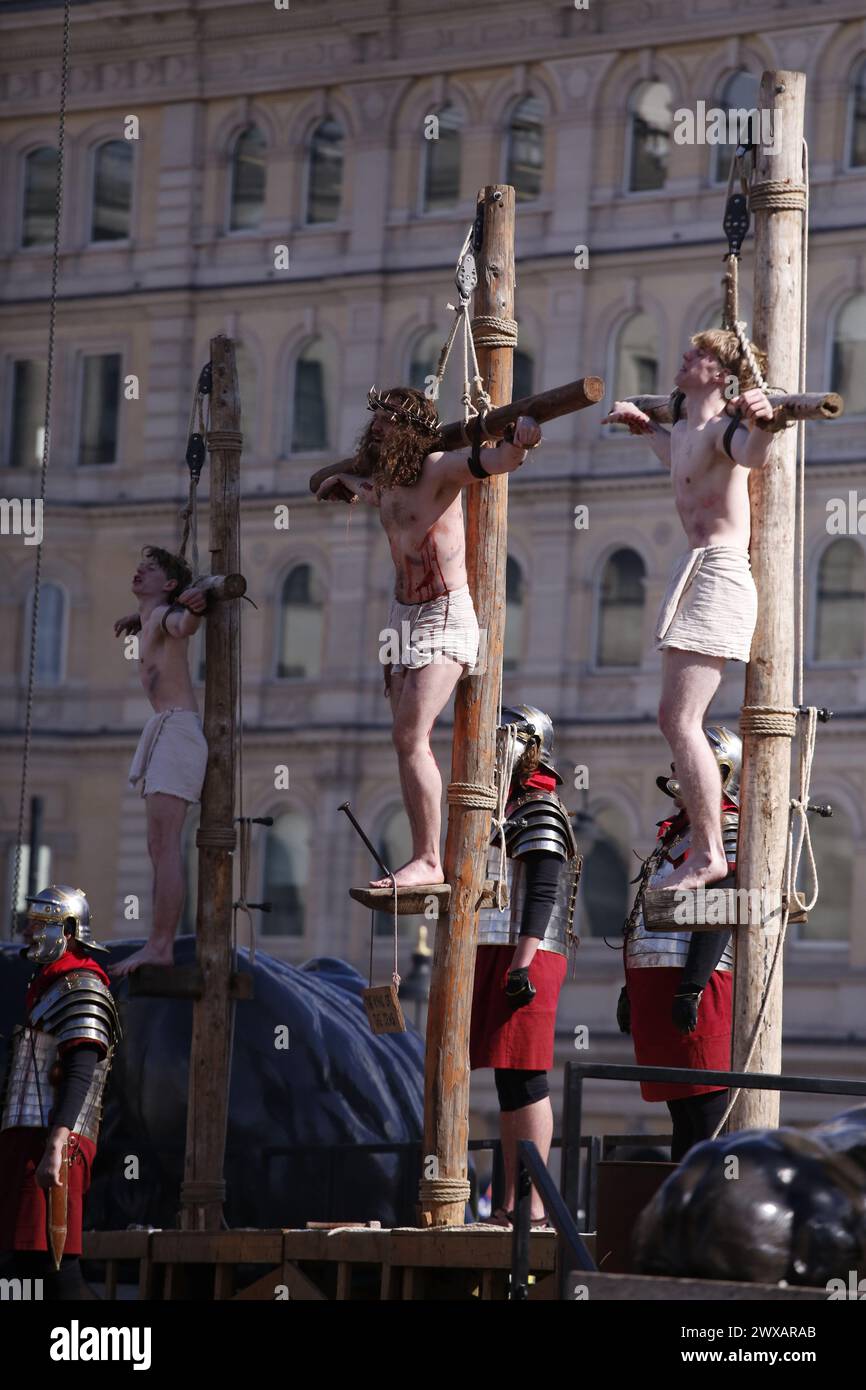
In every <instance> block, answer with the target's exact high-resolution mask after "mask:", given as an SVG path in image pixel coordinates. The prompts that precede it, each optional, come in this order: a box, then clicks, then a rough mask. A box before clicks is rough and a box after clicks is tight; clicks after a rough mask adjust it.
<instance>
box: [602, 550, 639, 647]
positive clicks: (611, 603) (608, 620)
mask: <svg viewBox="0 0 866 1390" xmlns="http://www.w3.org/2000/svg"><path fill="white" fill-rule="evenodd" d="M644 575H645V570H644V563H643V560H642V559H641V558H640V556H639V555H638V554H637V552H636V551H634V550H615V551H614V553H613V554H612V555H611V556H609V557H608V560H607V563H606V564H605V567H604V570H603V572H602V576H601V586H600V589H599V601H598V635H597V637H596V648H595V664H596V666H640V665H641V661H642V657H643V610H644Z"/></svg>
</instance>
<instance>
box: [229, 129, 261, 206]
mask: <svg viewBox="0 0 866 1390" xmlns="http://www.w3.org/2000/svg"><path fill="white" fill-rule="evenodd" d="M266 151H267V144H266V142H265V137H264V135H263V134H262V132H261V131H260V130H259V128H258V126H257V125H251V126H247V128H246V130H242V131H241V133H240V135H239V136H238V138H237V139H236V140H235V143H234V149H233V150H232V155H231V204H230V213H229V231H230V232H242V231H245V230H246V229H248V228H250V227H257V226H258V225H259V223H260V222H261V220H262V212H263V211H264V206H265V183H266V181H267V166H266V164H265V154H266Z"/></svg>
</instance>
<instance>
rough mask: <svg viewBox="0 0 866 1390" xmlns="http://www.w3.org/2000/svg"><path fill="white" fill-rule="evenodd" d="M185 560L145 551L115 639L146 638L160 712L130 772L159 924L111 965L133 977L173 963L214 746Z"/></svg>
mask: <svg viewBox="0 0 866 1390" xmlns="http://www.w3.org/2000/svg"><path fill="white" fill-rule="evenodd" d="M191 584H192V573H191V571H190V569H189V566H188V565H187V563H186V561H185V560H182V559H181V558H180V556H178V555H172V554H171V553H170V552H169V551H167V550H162V549H161V548H160V547H159V546H152V545H151V546H145V548H144V550H143V551H142V558H141V562H140V564H139V566H138V568H137V569H136V571H135V574H134V575H133V579H132V592H133V593H134V594H135V596H136V598H137V599H138V612H137V613H132V614H130V615H129V617H126V618H119V619H118V621H117V622H116V623H115V624H114V633H115V636H116V637H120V636H121V635H122V634H128V633H133V634H134V633H140V637H139V663H140V670H141V683H142V685H143V687H144V691H145V694H146V695H147V697H148V699H149V700H150V703H151V705H152V707H153V711H154V713H153V714H152V715H151V717H150V719H149V720H148V721H147V723H146V724H145V726H144V730H143V732H142V735H141V738H140V739H139V743H138V747H137V748H136V750H135V757H134V758H133V760H132V766H131V767H130V769H129V781H130V784H131V785H132V786H136V785H137V784H138V783H139V782H140V783H141V795H142V796H143V797H144V798H145V806H146V807H147V848H148V852H149V854H150V859H151V863H152V865H153V922H152V926H151V933H150V940H149V941H148V942H147V943H146V945H144V946H143V947H142V948H141V950H140V951H136V952H135V954H134V955H132V956H127V958H126V960H123V961H121V962H120V963H119V964H118V965H115V966H113V967H112V970H111V973H112V975H115V976H118V975H128V974H129V973H130V972H131V971H133V970H137V969H138V967H139V966H140V965H171V964H172V963H173V960H174V934H175V932H176V930H177V927H178V923H179V922H180V915H181V912H182V911H183V900H184V892H185V884H184V874H183V854H182V849H181V840H182V835H183V826H184V821H185V820H186V813H187V811H188V810H189V807H190V805H192V804H194V803H195V802H197V801H198V800H199V798H200V797H201V789H202V785H203V783H204V775H205V771H206V769H207V752H208V750H207V741H206V739H205V736H204V733H203V731H202V727H201V719H200V718H199V713H198V704H197V702H196V698H195V691H194V690H193V688H192V680H191V679H190V674H189V653H188V645H189V642H188V639H189V638H190V637H192V636H193V634H194V633H195V632H197V631H198V626H199V623H200V622H201V615H202V613H203V612H204V609H205V603H206V598H205V594H204V592H203V590H201V589H197V588H194V587H191Z"/></svg>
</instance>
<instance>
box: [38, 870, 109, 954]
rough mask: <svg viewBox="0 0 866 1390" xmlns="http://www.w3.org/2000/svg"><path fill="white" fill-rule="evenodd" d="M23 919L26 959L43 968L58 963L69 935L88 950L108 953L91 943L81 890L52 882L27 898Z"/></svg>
mask: <svg viewBox="0 0 866 1390" xmlns="http://www.w3.org/2000/svg"><path fill="white" fill-rule="evenodd" d="M26 902H27V920H28V922H29V923H30V926H31V945H30V949H29V950H28V951H27V958H28V960H35V961H38V963H39V964H40V965H47V964H48V963H49V961H55V960H59V959H60V957H61V956H62V955H63V954H64V952H65V951H66V947H67V935H71V936H72V937H73V938H74V939H75V940H76V941H78V942H79V943H80V944H81V945H82V946H84V947H85V948H86V949H87V950H88V951H106V952H107V951H108V947H107V946H101V945H100V944H99V942H98V941H94V939H93V933H92V932H91V930H90V904H89V902H88V901H87V898H86V897H85V896H84V892H83V890H82V889H81V888H70V887H69V885H68V884H65V883H52V885H51V887H50V888H43V889H42V891H41V893H37V894H36V895H35V897H32V898H27V899H26Z"/></svg>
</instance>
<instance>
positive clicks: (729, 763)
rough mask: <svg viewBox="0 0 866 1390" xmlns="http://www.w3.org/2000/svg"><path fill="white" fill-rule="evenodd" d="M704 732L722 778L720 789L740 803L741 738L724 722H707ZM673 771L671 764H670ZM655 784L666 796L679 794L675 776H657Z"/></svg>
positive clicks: (736, 804) (729, 797) (731, 799)
mask: <svg viewBox="0 0 866 1390" xmlns="http://www.w3.org/2000/svg"><path fill="white" fill-rule="evenodd" d="M704 733H705V734H706V737H707V743H708V744H709V745H710V747H711V748H712V750H713V756H714V757H715V760H716V762H717V763H718V765H719V772H720V774H721V778H722V791H723V792H724V794H725V796H726V797H727V798H728V800H729V801H733V803H734V805H735V806H739V804H740V773H741V771H742V767H743V740H742V739H741V738H740V736H739V734H735V733H733V732H732V731H731V730H730V729H728V728H726V727H725V725H724V724H708V725H707V727H706V729H704ZM671 770H672V771H673V764H671ZM656 786H657V787H658V788H659V790H660V791H663V792H666V793H667V795H668V796H679V794H680V784H679V782H678V781H677V780H676V777H657V778H656Z"/></svg>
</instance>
